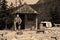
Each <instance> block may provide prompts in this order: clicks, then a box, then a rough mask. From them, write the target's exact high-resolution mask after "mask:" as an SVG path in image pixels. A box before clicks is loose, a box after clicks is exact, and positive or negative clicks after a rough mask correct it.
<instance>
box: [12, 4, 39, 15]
mask: <svg viewBox="0 0 60 40" xmlns="http://www.w3.org/2000/svg"><path fill="white" fill-rule="evenodd" d="M15 13H24V14H37V13H38V12H37V11H35V10H34V9H33V8H32V7H31V6H29V5H23V6H21V7H20V8H18V9H17V10H16V11H15V12H13V13H12V14H15Z"/></svg>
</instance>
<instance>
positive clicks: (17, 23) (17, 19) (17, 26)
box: [14, 14, 22, 30]
mask: <svg viewBox="0 0 60 40" xmlns="http://www.w3.org/2000/svg"><path fill="white" fill-rule="evenodd" d="M21 22H22V20H21V18H20V17H19V15H18V14H17V17H15V18H14V29H15V30H17V29H20V24H21Z"/></svg>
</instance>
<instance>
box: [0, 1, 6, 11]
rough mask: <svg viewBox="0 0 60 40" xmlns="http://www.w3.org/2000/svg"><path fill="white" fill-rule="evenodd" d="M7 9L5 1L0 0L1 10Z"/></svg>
mask: <svg viewBox="0 0 60 40" xmlns="http://www.w3.org/2000/svg"><path fill="white" fill-rule="evenodd" d="M6 9H7V1H6V0H2V2H1V10H2V11H5V10H6Z"/></svg>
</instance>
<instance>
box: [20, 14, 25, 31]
mask: <svg viewBox="0 0 60 40" xmlns="http://www.w3.org/2000/svg"><path fill="white" fill-rule="evenodd" d="M19 16H20V18H21V20H22V23H21V30H22V29H25V14H20V15H19Z"/></svg>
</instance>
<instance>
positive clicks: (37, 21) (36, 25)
mask: <svg viewBox="0 0 60 40" xmlns="http://www.w3.org/2000/svg"><path fill="white" fill-rule="evenodd" d="M37 28H38V18H37V17H36V30H37Z"/></svg>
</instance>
